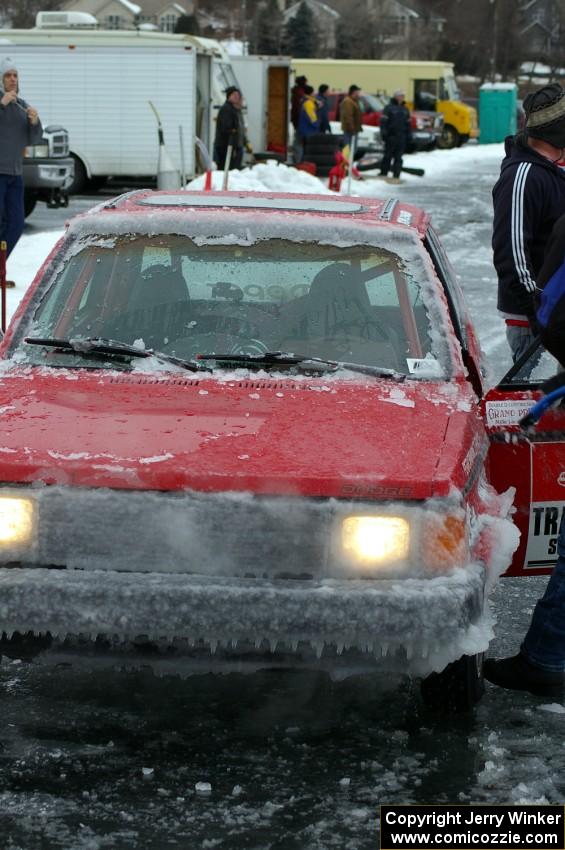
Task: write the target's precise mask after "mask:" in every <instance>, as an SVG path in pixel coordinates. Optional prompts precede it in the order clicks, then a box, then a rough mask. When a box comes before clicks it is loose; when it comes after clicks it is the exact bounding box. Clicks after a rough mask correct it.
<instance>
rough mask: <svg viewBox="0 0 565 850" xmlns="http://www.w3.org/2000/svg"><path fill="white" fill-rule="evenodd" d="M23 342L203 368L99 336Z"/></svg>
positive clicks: (91, 354) (93, 354) (34, 338)
mask: <svg viewBox="0 0 565 850" xmlns="http://www.w3.org/2000/svg"><path fill="white" fill-rule="evenodd" d="M24 342H27V343H29V344H30V345H43V346H45V347H48V348H58V349H60V350H61V351H70V352H72V353H74V354H78V355H79V356H84V357H100V356H109V357H142V358H147V357H155V358H156V359H157V360H162V361H163V362H165V363H173V364H174V365H175V366H180V367H181V368H183V369H188V370H189V371H190V372H198V371H200V370H201V369H202V368H203V367H202V366H201V365H200V364H199V363H196V362H195V361H194V360H183V359H182V358H180V357H174V356H173V355H172V354H163V352H161V351H155V350H154V349H153V348H137V346H135V345H130V344H129V343H127V342H118V341H116V340H113V339H102V338H100V337H92V338H86V339H80V338H77V339H57V338H56V337H37V336H28V337H25V339H24Z"/></svg>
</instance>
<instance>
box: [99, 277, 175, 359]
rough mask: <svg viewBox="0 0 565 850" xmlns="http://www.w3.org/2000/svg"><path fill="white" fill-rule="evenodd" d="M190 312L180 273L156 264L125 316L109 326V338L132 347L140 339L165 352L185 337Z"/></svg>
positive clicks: (138, 285) (137, 287)
mask: <svg viewBox="0 0 565 850" xmlns="http://www.w3.org/2000/svg"><path fill="white" fill-rule="evenodd" d="M190 310H191V307H190V293H189V291H188V287H187V285H186V281H185V279H184V277H183V275H182V273H181V271H180V270H174V269H171V268H169V267H168V266H165V265H162V264H154V265H152V266H148V267H147V268H146V269H144V270H143V272H142V274H141V276H140V277H139V278H138V280H137V281H136V283H135V285H134V287H133V288H132V292H131V294H130V297H129V299H128V303H127V307H126V310H125V312H124V313H122V314H121V315H120V316H116V317H115V318H114V319H113V320H112V322H111V323H109V326H108V328H107V330H106V335H107V336H111V337H112V338H115V339H119V340H121V341H123V342H130V343H131V342H133V340H135V339H140V338H141V339H143V341H144V342H145V344H146V346H147V347H149V348H162V347H163V346H164V345H167V344H168V343H169V342H171V341H172V340H173V339H177V338H178V337H179V336H182V335H183V329H184V326H185V325H186V323H187V322H188V321H189V320H190Z"/></svg>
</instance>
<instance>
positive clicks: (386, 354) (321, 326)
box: [306, 263, 398, 369]
mask: <svg viewBox="0 0 565 850" xmlns="http://www.w3.org/2000/svg"><path fill="white" fill-rule="evenodd" d="M306 326H307V338H308V339H309V340H312V341H313V340H316V344H317V346H318V347H319V348H318V350H319V355H320V356H322V357H330V358H335V359H347V358H351V359H354V360H356V361H357V362H363V363H366V364H367V365H375V366H383V367H386V368H392V369H396V368H398V355H397V353H396V350H395V347H394V336H395V335H394V334H390V333H389V331H388V330H387V328H386V327H385V326H384V325H382V324H381V323H380V322H379V321H378V320H377V319H376V318H375V316H374V311H373V308H372V306H371V302H370V300H369V296H368V294H367V288H366V286H365V283H364V281H363V278H362V276H361V273H360V272H359V270H358V269H356V268H355V267H353V266H351V265H348V264H347V263H333V264H332V265H330V266H326V268H324V269H322V270H321V271H320V272H318V274H317V275H316V277H315V278H314V280H313V281H312V284H311V286H310V291H309V293H308V296H307V301H306ZM312 353H313V352H312Z"/></svg>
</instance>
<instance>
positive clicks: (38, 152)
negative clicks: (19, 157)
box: [25, 145, 49, 159]
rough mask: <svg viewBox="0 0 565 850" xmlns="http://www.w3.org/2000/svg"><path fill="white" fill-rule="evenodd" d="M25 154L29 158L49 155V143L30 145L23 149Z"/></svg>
mask: <svg viewBox="0 0 565 850" xmlns="http://www.w3.org/2000/svg"><path fill="white" fill-rule="evenodd" d="M25 155H26V156H27V157H28V158H29V159H36V158H38V157H48V156H49V145H32V146H31V147H28V148H26V149H25Z"/></svg>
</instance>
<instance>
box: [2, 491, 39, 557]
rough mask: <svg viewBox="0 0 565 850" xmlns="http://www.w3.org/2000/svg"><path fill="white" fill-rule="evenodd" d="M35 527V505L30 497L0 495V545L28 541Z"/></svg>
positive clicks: (23, 543) (11, 544)
mask: <svg viewBox="0 0 565 850" xmlns="http://www.w3.org/2000/svg"><path fill="white" fill-rule="evenodd" d="M34 528H35V506H34V503H33V502H32V500H31V499H21V498H16V497H13V496H10V497H9V496H0V546H22V545H25V544H27V543H30V542H31V540H32V538H33V534H34Z"/></svg>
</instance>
